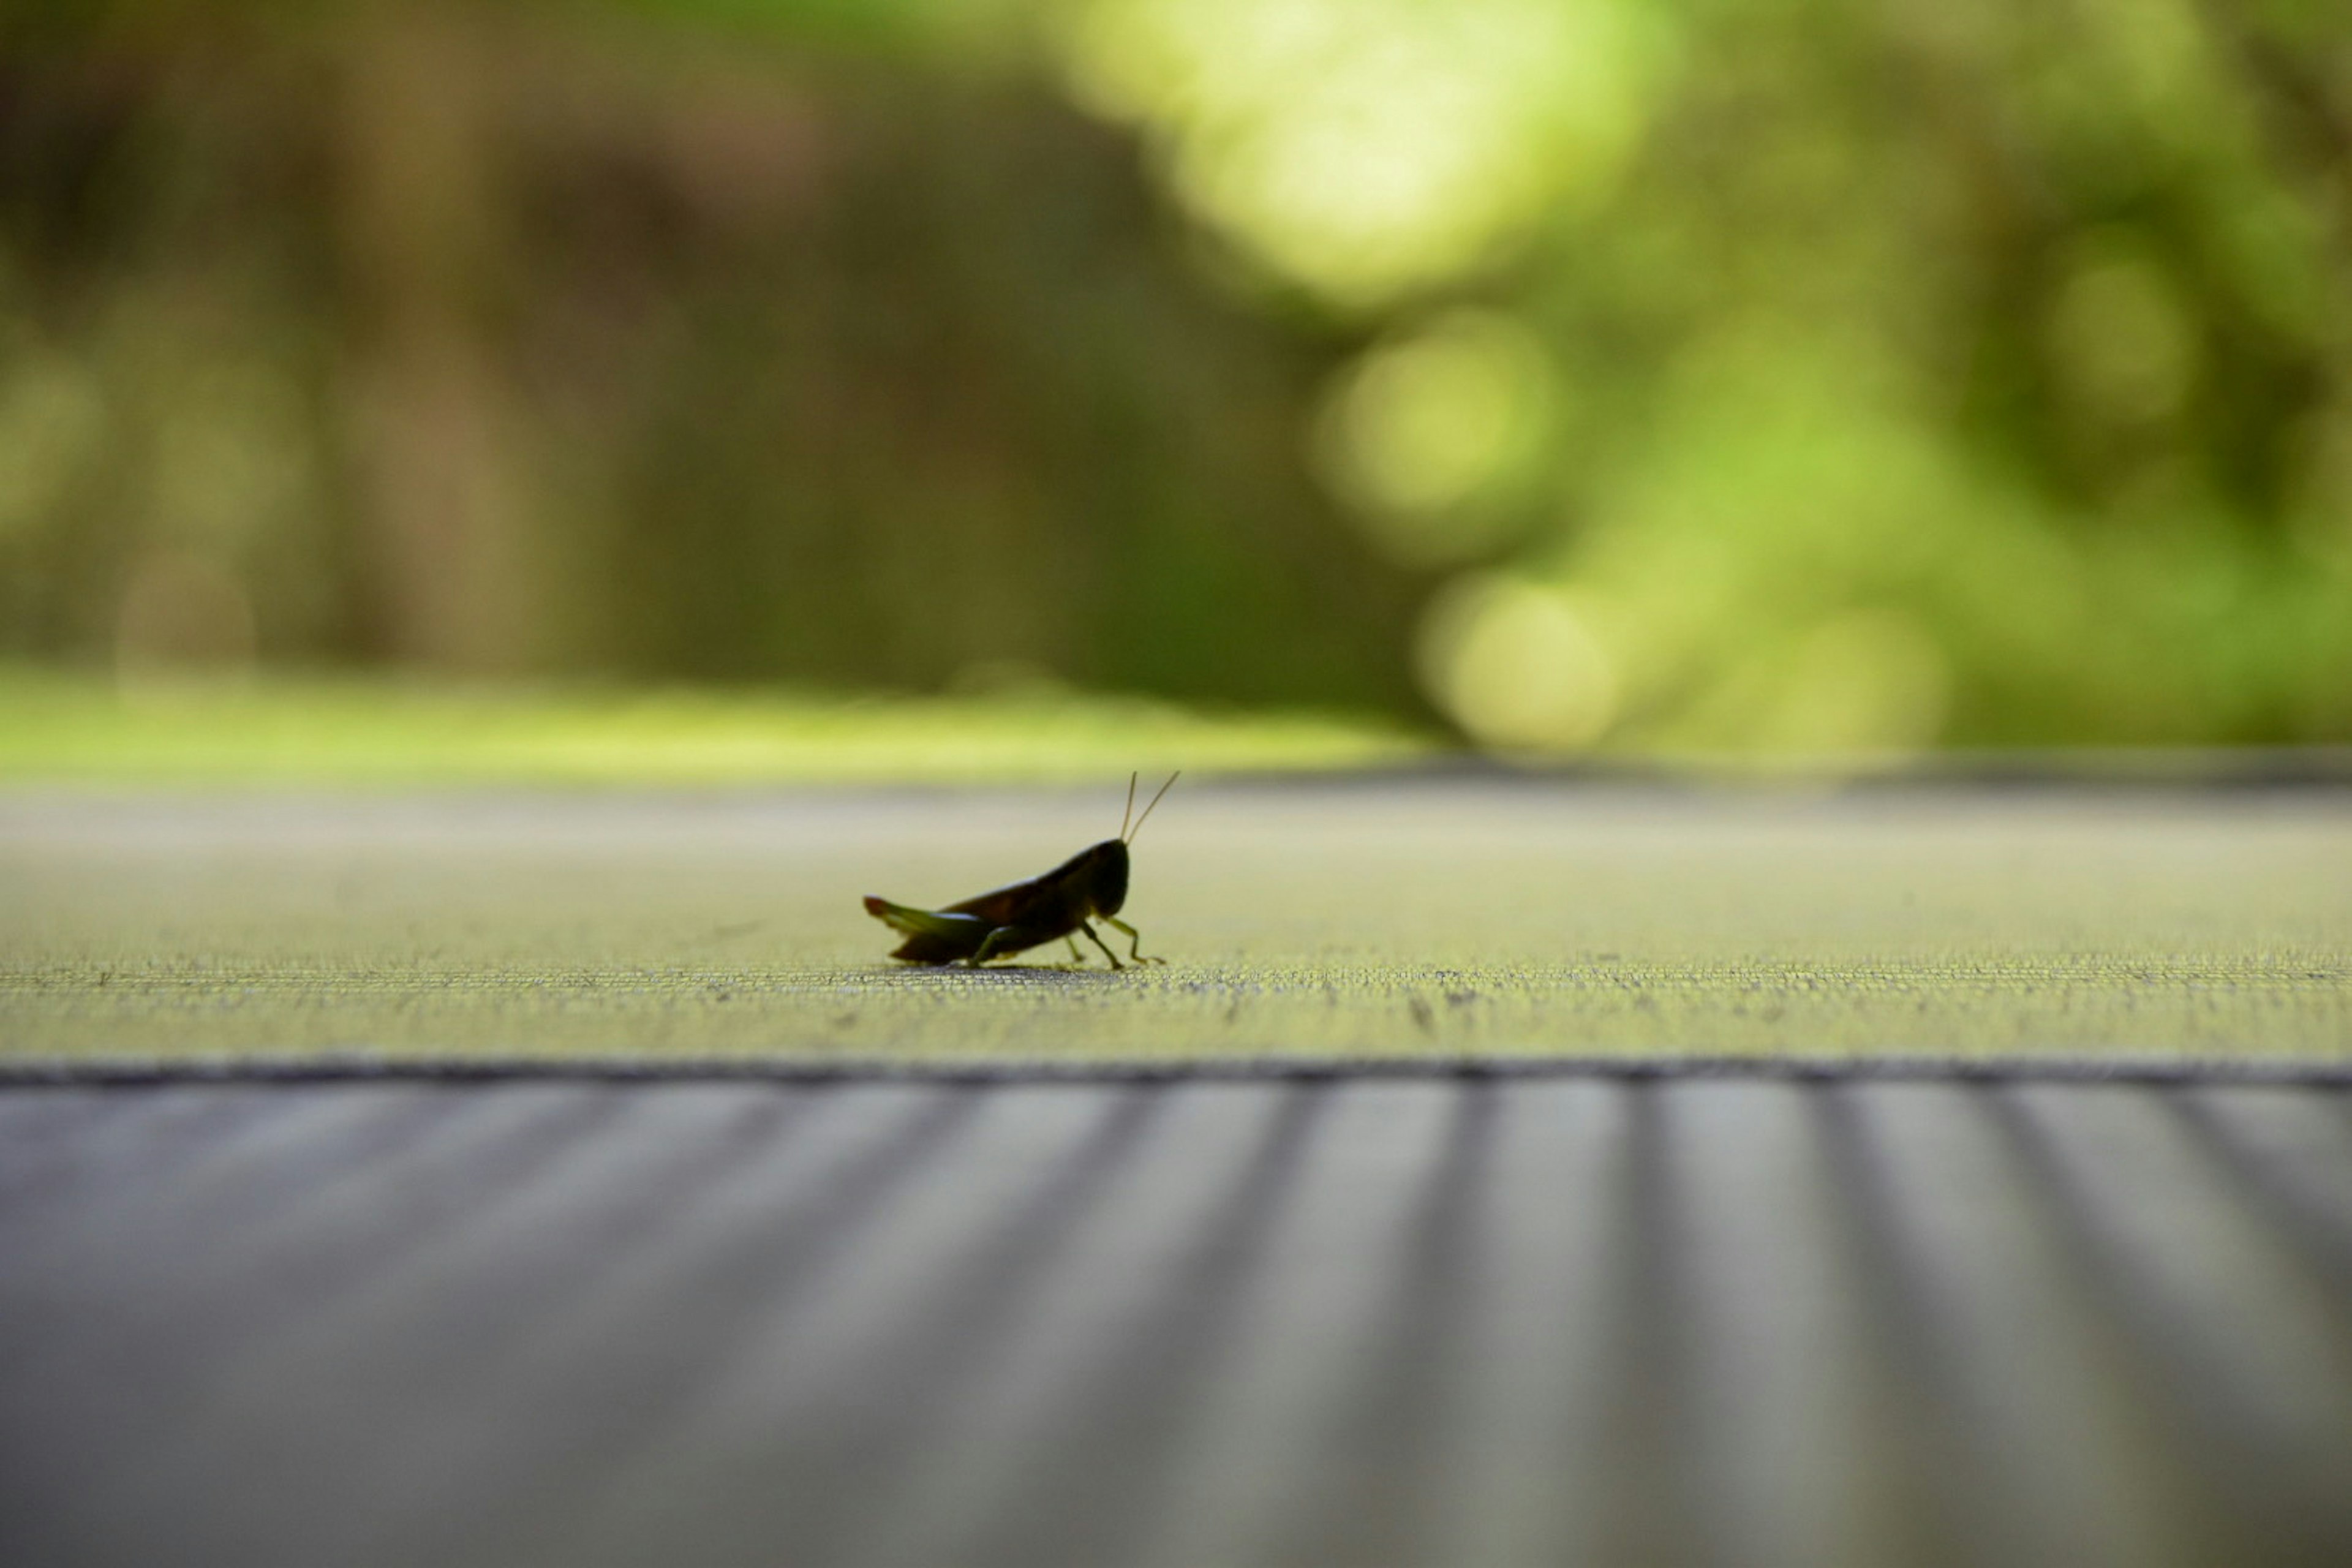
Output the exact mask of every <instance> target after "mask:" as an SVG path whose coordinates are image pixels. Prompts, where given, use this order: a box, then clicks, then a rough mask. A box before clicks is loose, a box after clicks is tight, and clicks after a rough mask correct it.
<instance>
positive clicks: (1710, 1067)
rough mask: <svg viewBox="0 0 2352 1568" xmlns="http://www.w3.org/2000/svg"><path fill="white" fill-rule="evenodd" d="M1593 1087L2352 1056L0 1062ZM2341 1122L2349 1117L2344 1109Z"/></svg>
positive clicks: (680, 1078)
mask: <svg viewBox="0 0 2352 1568" xmlns="http://www.w3.org/2000/svg"><path fill="white" fill-rule="evenodd" d="M1550 1078H1597V1079H1623V1080H1630V1081H1633V1082H1650V1081H1654V1080H1666V1081H1672V1080H1677V1079H1771V1080H1775V1081H1786V1082H1795V1083H1841V1082H1847V1081H1852V1080H1855V1079H1884V1080H1889V1081H1895V1082H1924V1083H2088V1084H2099V1083H2121V1084H2148V1085H2158V1086H2161V1085H2171V1084H2209V1083H2210V1084H2260V1085H2278V1086H2281V1087H2285V1088H2305V1089H2352V1060H2326V1061H2316V1060H2309V1059H2294V1060H2287V1059H2281V1060H2263V1059H2246V1058H2231V1057H2212V1058H2170V1057H2146V1056H2130V1055H2117V1056H2114V1057H2100V1056H2084V1055H2079V1054H2078V1055H2069V1056H2053V1057H2050V1058H2042V1057H2036V1056H2002V1057H1954V1056H1929V1055H1919V1056H1911V1055H1883V1056H1854V1057H1738V1056H1688V1057H1640V1058H1627V1057H1607V1056H1558V1057H1426V1058H1423V1057H1414V1058H1368V1057H1212V1058H1200V1059H1197V1060H1191V1061H1180V1062H1165V1061H1143V1060H1112V1061H1080V1062H1055V1061H1049V1060H1018V1061H979V1062H936V1061H931V1062H927V1061H910V1060H906V1059H903V1058H889V1057H869V1058H828V1059H826V1060H824V1061H811V1060H783V1059H760V1060H745V1059H741V1058H709V1057H618V1058H601V1057H599V1058H585V1057H582V1058H552V1059H549V1058H536V1057H509V1058H469V1059H464V1060H444V1059H431V1058H422V1059H407V1060H393V1059H385V1058H345V1057H334V1058H289V1059H285V1060H273V1059H268V1058H253V1059H239V1060H236V1061H226V1062H224V1061H211V1060H206V1061H173V1060H170V1059H167V1058H136V1059H98V1060H83V1059H79V1058H76V1059H46V1060H5V1061H0V1093H11V1092H26V1091H34V1090H39V1089H89V1088H146V1087H171V1086H182V1085H198V1084H249V1085H257V1086H263V1085H280V1084H284V1085H295V1086H304V1085H313V1084H343V1083H410V1082H418V1081H423V1082H430V1083H449V1084H478V1083H505V1082H515V1081H520V1082H558V1083H620V1084H628V1083H706V1082H708V1083H737V1082H741V1083H778V1084H825V1083H843V1082H851V1083H861V1082H877V1081H878V1082H905V1083H943V1084H956V1085H970V1086H975V1087H980V1086H986V1085H990V1084H1000V1083H1005V1084H1024V1083H1045V1084H1054V1083H1076V1084H1087V1083H1108V1084H1120V1083H1175V1082H1195V1081H1217V1082H1223V1081H1233V1082H1244V1083H1265V1082H1274V1083H1286V1082H1300V1081H1304V1082H1319V1081H1322V1080H1326V1079H1550ZM2347 1115H2352V1100H2347Z"/></svg>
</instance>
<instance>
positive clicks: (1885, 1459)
mask: <svg viewBox="0 0 2352 1568" xmlns="http://www.w3.org/2000/svg"><path fill="white" fill-rule="evenodd" d="M0 1561H5V1562H7V1563H39V1564H46V1565H64V1564H76V1563H110V1564H111V1563H173V1564H187V1563H222V1564H232V1563H233V1564H238V1565H241V1568H245V1565H255V1564H279V1563H284V1564H303V1565H318V1564H337V1565H340V1564H384V1565H391V1564H400V1565H404V1568H405V1565H415V1564H436V1565H444V1564H447V1565H457V1564H483V1565H486V1568H487V1565H491V1564H498V1565H502V1568H511V1565H516V1564H535V1563H546V1564H562V1565H566V1568H570V1565H575V1564H577V1565H594V1564H604V1563H615V1564H617V1563H663V1564H688V1565H694V1564H721V1563H728V1564H731V1563H742V1564H747V1565H749V1564H759V1565H761V1568H770V1565H774V1564H791V1565H792V1568H817V1565H824V1564H835V1563H842V1564H869V1563H871V1564H946V1563H952V1564H999V1563H1001V1564H1006V1565H1018V1568H1049V1565H1059V1564H1071V1565H1086V1568H1093V1565H1097V1564H1101V1565H1110V1564H1138V1565H1150V1568H1162V1565H1164V1568H1203V1565H1218V1568H1225V1565H1232V1568H1246V1565H1251V1564H1260V1563H1266V1564H1272V1563H1285V1564H1287V1563H1297V1564H1316V1565H1335V1564H1336V1565H1347V1564H1364V1565H1379V1564H1423V1563H1426V1564H1433V1565H1436V1564H1443V1565H1445V1568H1473V1565H1478V1564H1496V1565H1503V1564H1510V1565H1517V1564H1549V1563H1593V1564H1627V1565H1648V1564H1673V1563H1759V1564H1768V1563H1769V1564H1780V1563H1785V1564H1790V1565H1792V1568H1797V1565H1802V1568H1812V1565H1830V1564H1842V1563H1843V1564H1855V1565H1863V1568H1875V1565H1880V1564H1905V1563H1938V1564H1940V1563H1987V1564H2001V1565H2010V1564H2030V1563H2052V1564H2060V1563H2063V1564H2070V1565H2071V1564H2084V1563H2134V1564H2137V1563H2151V1564H2158V1563H2211V1564H2217V1565H2218V1564H2233V1565H2235V1564H2265V1563H2312V1564H2323V1563H2326V1564H2335V1563H2346V1562H2352V1099H2347V1092H2346V1091H2344V1090H2341V1089H2308V1088H2306V1089H2290V1088H2252V1087H2229V1088H2224V1087H2206V1088H2194V1087H2191V1088H2150V1087H2130V1086H2113V1087H2099V1086H2084V1085H2063V1084H2052V1083H2042V1084H2032V1083H2011V1084H2005V1085H1997V1086H1959V1085H1944V1084H1933V1083H1893V1082H1861V1081H1856V1082H1850V1083H1843V1084H1828V1085H1819V1084H1811V1085H1808V1084H1796V1083H1773V1082H1765V1081H1744V1082H1743V1081H1733V1080H1721V1079H1717V1080H1699V1079H1683V1080H1671V1079H1669V1080H1659V1081H1651V1082H1628V1081H1612V1080H1603V1079H1576V1078H1560V1079H1527V1080H1515V1081H1497V1080H1487V1081H1479V1080H1451V1079H1433V1080H1427V1081H1410V1080H1406V1081H1395V1080H1391V1081H1378V1080H1349V1079H1333V1080H1328V1081H1299V1082H1263V1083H1240V1082H1225V1083H1219V1082H1210V1081H1179V1082H1174V1083H1165V1084H1158V1085H1153V1084H1146V1083H1133V1084H1061V1085H1020V1084H998V1085H987V1086H983V1085H971V1084H963V1085H957V1084H945V1083H933V1084H922V1083H897V1084H889V1083H840V1084H835V1085H830V1086H822V1085H820V1086H806V1085H799V1086H796V1085H784V1084H756V1083H739V1084H726V1085H719V1084H700V1085H697V1084H670V1085H637V1086H624V1085H610V1084H565V1083H514V1084H505V1085H489V1086H479V1085H478V1086H472V1087H461V1086H436V1085H426V1084H411V1085H373V1086H360V1085H353V1086H341V1087H337V1086H309V1087H282V1086H281V1087H264V1086H249V1087H235V1086H212V1087H197V1086H187V1087H177V1088H174V1087H162V1088H144V1089H123V1088H115V1089H98V1088H89V1089H18V1090H15V1091H11V1092H8V1093H5V1094H0Z"/></svg>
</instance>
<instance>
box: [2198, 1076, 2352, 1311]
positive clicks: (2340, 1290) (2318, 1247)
mask: <svg viewBox="0 0 2352 1568" xmlns="http://www.w3.org/2000/svg"><path fill="white" fill-rule="evenodd" d="M2164 1104H2165V1108H2166V1109H2167V1110H2169V1111H2170V1112H2171V1113H2172V1114H2173V1115H2174V1116H2175V1117H2176V1118H2178V1119H2179V1122H2180V1124H2181V1126H2182V1128H2183V1130H2184V1131H2186V1132H2187V1134H2188V1137H2189V1142H2190V1143H2191V1144H2192V1145H2193V1146H2194V1147H2195V1148H2196V1150H2197V1152H2198V1153H2199V1155H2200V1157H2201V1158H2203V1159H2204V1161H2205V1162H2206V1163H2208V1165H2210V1167H2211V1169H2212V1171H2213V1173H2214V1174H2215V1176H2216V1178H2217V1179H2218V1180H2220V1181H2221V1182H2222V1183H2224V1184H2227V1185H2228V1187H2229V1188H2230V1190H2231V1194H2232V1195H2233V1196H2234V1197H2235V1198H2236V1199H2237V1201H2238V1205H2239V1207H2240V1208H2241V1209H2242V1210H2243V1211H2244V1212H2245V1213H2246V1215H2248V1217H2249V1218H2250V1220H2252V1222H2253V1223H2256V1224H2259V1225H2261V1226H2263V1228H2264V1229H2265V1230H2266V1231H2268V1232H2269V1233H2270V1239H2271V1247H2272V1249H2273V1251H2274V1252H2277V1253H2279V1254H2281V1255H2283V1256H2284V1257H2286V1258H2288V1259H2289V1267H2292V1268H2295V1269H2296V1270H2298V1271H2299V1272H2301V1273H2303V1274H2305V1276H2306V1277H2307V1278H2308V1279H2309V1280H2310V1281H2311V1282H2312V1283H2314V1284H2315V1285H2316V1286H2317V1287H2318V1288H2319V1289H2321V1290H2323V1291H2325V1292H2326V1294H2327V1295H2328V1296H2329V1297H2330V1298H2332V1299H2333V1300H2334V1302H2335V1304H2336V1309H2337V1310H2338V1311H2339V1312H2340V1313H2342V1314H2343V1317H2342V1318H2341V1320H2340V1321H2341V1323H2342V1325H2343V1327H2344V1328H2345V1329H2346V1331H2347V1333H2352V1231H2347V1230H2346V1229H2344V1228H2343V1227H2341V1226H2338V1225H2336V1224H2335V1223H2334V1222H2333V1220H2332V1219H2331V1217H2330V1216H2329V1215H2326V1213H2324V1212H2323V1211H2322V1210H2321V1209H2320V1207H2319V1206H2318V1205H2315V1204H2314V1203H2313V1202H2312V1201H2311V1200H2310V1199H2309V1198H2307V1197H2306V1196H2305V1194H2302V1193H2299V1192H2297V1191H2296V1190H2295V1188H2294V1185H2293V1184H2291V1183H2289V1182H2286V1181H2284V1180H2282V1179H2281V1178H2280V1177H2279V1175H2278V1173H2276V1172H2275V1171H2273V1169H2272V1168H2271V1164H2270V1163H2269V1162H2268V1161H2267V1160H2265V1159H2264V1158H2263V1156H2262V1155H2261V1154H2260V1153H2259V1152H2256V1151H2255V1150H2254V1149H2252V1147H2250V1146H2249V1145H2248V1143H2247V1142H2246V1141H2245V1139H2244V1138H2243V1136H2242V1134H2241V1133H2240V1132H2239V1131H2238V1130H2237V1129H2235V1128H2233V1127H2231V1125H2230V1124H2229V1123H2228V1122H2226V1121H2224V1120H2223V1119H2222V1118H2221V1116H2220V1115H2218V1114H2217V1113H2216V1112H2215V1111H2214V1110H2213V1108H2212V1107H2211V1106H2210V1105H2209V1104H2207V1103H2205V1102H2204V1101H2203V1100H2199V1099H2197V1098H2196V1097H2195V1096H2193V1095H2189V1094H2181V1093H2173V1094H2168V1095H2166V1096H2165V1097H2164ZM2344 1175H2345V1176H2346V1178H2347V1180H2352V1164H2347V1165H2346V1166H2345V1167H2344Z"/></svg>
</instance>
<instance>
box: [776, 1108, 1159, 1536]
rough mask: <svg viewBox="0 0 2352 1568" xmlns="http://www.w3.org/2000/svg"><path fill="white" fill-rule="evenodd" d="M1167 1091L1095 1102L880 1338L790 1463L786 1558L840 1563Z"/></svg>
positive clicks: (782, 1529) (1008, 1327)
mask: <svg viewBox="0 0 2352 1568" xmlns="http://www.w3.org/2000/svg"><path fill="white" fill-rule="evenodd" d="M1166 1104H1167V1101H1166V1100H1165V1099H1164V1098H1163V1097H1161V1096H1159V1095H1153V1094H1145V1093H1141V1092H1138V1091H1137V1090H1134V1089H1129V1090H1126V1091H1124V1092H1123V1093H1121V1094H1120V1095H1119V1097H1118V1099H1116V1100H1113V1101H1112V1102H1111V1103H1109V1104H1108V1105H1107V1106H1104V1107H1102V1108H1101V1109H1100V1110H1097V1111H1096V1112H1095V1115H1096V1118H1097V1120H1096V1123H1095V1125H1094V1126H1093V1127H1091V1128H1089V1129H1088V1130H1087V1132H1086V1135H1085V1136H1084V1138H1083V1139H1082V1140H1081V1141H1080V1142H1078V1143H1077V1145H1076V1147H1075V1148H1072V1149H1069V1150H1066V1151H1065V1152H1062V1153H1061V1154H1060V1155H1059V1156H1058V1157H1057V1163H1056V1165H1055V1169H1054V1170H1053V1171H1052V1172H1051V1173H1049V1174H1047V1175H1046V1177H1045V1180H1044V1181H1043V1182H1042V1183H1041V1184H1039V1185H1038V1187H1037V1188H1036V1189H1035V1190H1034V1191H1033V1192H1031V1193H1029V1194H1026V1195H1025V1196H1024V1198H1023V1199H1022V1200H1021V1202H1020V1205H1019V1206H1018V1207H1017V1208H1016V1209H1015V1210H1014V1211H1013V1212H1012V1213H1010V1214H1006V1215H1001V1216H997V1217H995V1218H993V1219H992V1222H991V1223H990V1225H989V1228H988V1234H987V1235H986V1237H983V1238H979V1239H976V1240H975V1242H974V1244H973V1247H972V1251H971V1256H970V1257H969V1258H966V1259H964V1260H963V1262H962V1265H961V1268H958V1269H957V1270H956V1271H955V1274H954V1276H953V1277H952V1278H950V1279H946V1280H944V1281H941V1282H940V1284H939V1286H938V1287H937V1294H936V1295H935V1296H934V1297H932V1298H931V1300H929V1302H928V1303H927V1304H926V1306H925V1309H924V1310H923V1312H922V1313H921V1314H920V1315H919V1320H918V1321H915V1322H912V1323H910V1324H908V1325H906V1327H905V1333H904V1337H903V1339H902V1340H901V1341H900V1342H898V1343H895V1344H892V1345H889V1346H884V1347H875V1348H871V1349H869V1350H867V1351H866V1352H865V1353H866V1355H867V1356H869V1357H870V1358H871V1369H872V1373H873V1375H872V1376H871V1377H870V1378H869V1379H868V1380H867V1381H866V1383H865V1384H863V1385H862V1386H861V1389H860V1394H861V1397H860V1398H859V1400H858V1403H857V1408H856V1409H855V1410H854V1411H851V1412H847V1413H845V1417H844V1419H843V1420H842V1421H841V1422H840V1423H839V1425H837V1426H835V1428H834V1429H833V1430H831V1431H830V1432H828V1433H826V1434H825V1436H824V1440H823V1442H822V1443H820V1444H816V1445H813V1446H811V1447H809V1448H808V1449H806V1450H805V1451H803V1453H801V1454H799V1455H797V1456H795V1457H794V1462H793V1463H792V1464H791V1465H790V1467H789V1475H790V1479H791V1484H792V1486H793V1490H794V1491H795V1493H796V1494H797V1495H798V1497H799V1502H798V1505H797V1506H796V1507H794V1508H793V1509H792V1510H790V1514H789V1517H788V1518H786V1519H783V1520H782V1521H779V1528H778V1529H777V1530H776V1531H775V1532H774V1534H773V1535H772V1536H771V1537H769V1538H768V1540H767V1541H765V1542H763V1543H762V1547H761V1550H762V1552H765V1553H768V1554H770V1555H772V1557H773V1558H774V1560H776V1561H780V1562H787V1563H836V1562H840V1561H842V1560H843V1557H844V1552H843V1546H844V1542H845V1540H846V1539H848V1538H849V1537H850V1535H851V1533H852V1532H853V1531H855V1530H856V1528H857V1527H858V1526H859V1525H860V1524H861V1522H862V1521H863V1516H865V1515H866V1513H867V1512H868V1511H869V1510H870V1509H871V1507H872V1500H871V1498H870V1497H868V1496H866V1495H865V1494H863V1493H862V1492H861V1490H860V1489H859V1486H858V1482H859V1480H860V1479H861V1478H864V1477H867V1476H872V1475H875V1474H877V1473H887V1470H888V1469H889V1468H890V1467H891V1466H892V1465H893V1464H894V1463H899V1462H903V1460H902V1459H901V1458H898V1457H899V1456H904V1455H906V1454H908V1453H911V1452H913V1451H915V1450H916V1449H917V1448H919V1447H920V1446H921V1445H922V1444H923V1442H924V1441H925V1439H926V1436H927V1433H928V1430H929V1425H930V1418H931V1416H932V1415H934V1413H936V1412H937V1411H940V1410H942V1409H946V1408H950V1407H951V1406H952V1405H955V1403H956V1402H957V1400H958V1399H959V1398H960V1396H961V1394H963V1392H964V1390H965V1389H967V1388H968V1387H969V1386H970V1385H971V1383H972V1381H973V1379H974V1378H975V1377H976V1376H977V1375H979V1374H980V1373H982V1372H984V1371H985V1370H986V1358H987V1357H989V1356H990V1355H991V1354H992V1353H993V1352H994V1350H995V1348H996V1347H997V1346H998V1345H999V1344H1001V1343H1002V1342H1003V1339H1004V1337H1005V1336H1006V1335H1007V1334H1009V1333H1010V1332H1012V1331H1013V1324H1014V1321H1015V1320H1016V1318H1017V1316H1018V1314H1019V1312H1020V1311H1021V1309H1022V1308H1023V1306H1024V1303H1025V1301H1026V1300H1028V1296H1029V1292H1030V1291H1031V1290H1032V1289H1034V1286H1035V1283H1036V1281H1038V1280H1039V1279H1049V1278H1051V1275H1052V1271H1053V1261H1054V1259H1055V1257H1056V1256H1057V1255H1059V1254H1061V1253H1064V1252H1065V1251H1066V1249H1067V1248H1068V1247H1069V1245H1070V1241H1071V1237H1073V1235H1074V1234H1075V1233H1076V1231H1077V1230H1078V1228H1079V1227H1080V1226H1081V1225H1082V1223H1083V1216H1084V1215H1085V1213H1086V1211H1087V1207H1088V1206H1089V1205H1092V1204H1094V1203H1096V1202H1097V1201H1099V1200H1100V1198H1101V1196H1102V1194H1103V1193H1104V1191H1105V1189H1106V1188H1107V1187H1108V1184H1109V1183H1110V1182H1111V1180H1112V1178H1113V1173H1114V1172H1115V1170H1116V1169H1117V1167H1118V1165H1119V1164H1120V1163H1123V1162H1126V1161H1128V1160H1131V1159H1132V1158H1133V1157H1134V1154H1135V1152H1136V1149H1137V1148H1138V1146H1139V1144H1140V1143H1141V1142H1142V1141H1143V1139H1144V1137H1145V1136H1146V1133H1147V1129H1148V1128H1149V1126H1150V1123H1151V1122H1152V1121H1154V1120H1155V1119H1157V1118H1158V1117H1160V1116H1161V1115H1162V1114H1163V1113H1164V1109H1165V1107H1166Z"/></svg>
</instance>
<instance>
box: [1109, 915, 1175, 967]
mask: <svg viewBox="0 0 2352 1568" xmlns="http://www.w3.org/2000/svg"><path fill="white" fill-rule="evenodd" d="M1103 923H1104V924H1105V925H1112V926H1117V927H1118V929H1119V930H1121V931H1125V932H1126V933H1127V956H1128V957H1129V958H1131V959H1133V960H1135V962H1136V963H1167V962H1168V961H1167V960H1166V959H1164V958H1146V957H1144V956H1143V952H1142V949H1143V938H1142V936H1141V935H1140V934H1139V932H1138V931H1136V929H1135V928H1134V927H1133V926H1131V925H1129V924H1128V923H1127V922H1126V921H1123V920H1121V919H1119V918H1118V916H1117V915H1105V916H1103ZM1103 951H1104V952H1109V951H1110V949H1108V948H1105V949H1103ZM1111 962H1112V963H1118V960H1117V959H1113V960H1111Z"/></svg>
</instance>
